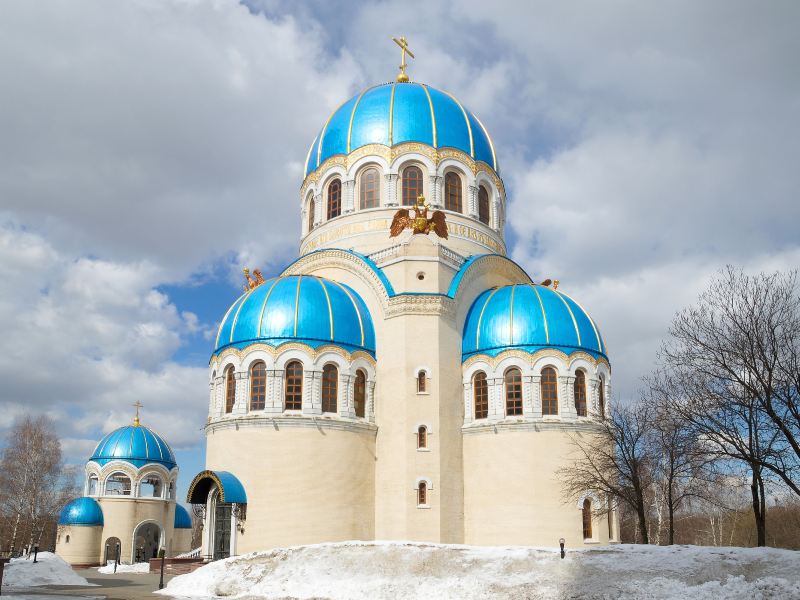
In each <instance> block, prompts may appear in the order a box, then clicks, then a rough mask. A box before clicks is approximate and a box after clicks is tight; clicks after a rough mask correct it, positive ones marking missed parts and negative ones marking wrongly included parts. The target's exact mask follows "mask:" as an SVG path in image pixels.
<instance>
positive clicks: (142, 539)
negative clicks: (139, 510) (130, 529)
mask: <svg viewBox="0 0 800 600" xmlns="http://www.w3.org/2000/svg"><path fill="white" fill-rule="evenodd" d="M133 540H134V544H133V562H135V563H138V562H147V561H149V560H150V559H151V558H158V549H159V548H160V546H161V528H160V527H159V526H158V525H157V524H156V523H153V522H149V523H142V524H141V525H139V527H137V528H136V532H135V533H134V536H133Z"/></svg>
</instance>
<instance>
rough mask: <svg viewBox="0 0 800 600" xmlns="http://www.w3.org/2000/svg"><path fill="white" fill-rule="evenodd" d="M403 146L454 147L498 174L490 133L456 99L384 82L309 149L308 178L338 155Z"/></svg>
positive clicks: (354, 101) (343, 110) (340, 114)
mask: <svg viewBox="0 0 800 600" xmlns="http://www.w3.org/2000/svg"><path fill="white" fill-rule="evenodd" d="M404 142H421V143H423V144H427V145H429V146H433V147H434V148H446V147H448V148H456V149H458V150H461V151H462V152H464V153H466V154H468V155H469V156H471V157H472V158H474V159H475V160H481V161H483V162H485V163H486V164H488V165H489V166H490V167H492V169H494V170H495V171H497V170H498V169H497V159H496V157H495V153H494V146H493V144H492V140H491V138H490V137H489V133H488V132H487V131H486V128H485V127H484V126H483V124H482V123H481V122H480V121H479V120H478V118H477V117H476V116H475V115H473V114H472V113H471V112H469V111H468V110H466V109H465V108H464V107H463V106H462V105H461V103H460V102H459V101H458V100H456V99H455V98H454V97H453V96H451V95H450V94H448V93H446V92H441V91H439V90H437V89H434V88H432V87H428V86H427V85H423V84H421V83H384V84H382V85H376V86H374V87H371V88H367V89H366V90H364V91H363V92H361V93H360V94H357V95H355V96H353V97H352V98H350V100H348V101H347V102H345V103H344V104H342V105H341V106H340V107H339V108H338V109H336V111H334V113H333V114H332V115H331V116H330V118H329V119H328V121H327V123H325V126H324V127H323V128H322V131H320V132H319V135H317V137H316V138H315V139H314V142H313V143H312V144H311V148H310V149H309V151H308V156H307V157H306V169H305V174H306V175H308V174H309V173H311V172H312V171H314V170H315V169H316V168H317V167H319V166H320V165H321V164H322V163H324V162H325V160H326V159H327V158H330V157H331V156H334V155H336V154H350V153H351V152H352V151H353V150H355V149H356V148H360V147H361V146H366V145H367V144H383V145H384V146H394V145H396V144H402V143H404Z"/></svg>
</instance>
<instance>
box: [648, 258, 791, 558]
mask: <svg viewBox="0 0 800 600" xmlns="http://www.w3.org/2000/svg"><path fill="white" fill-rule="evenodd" d="M799 348H800V299H798V297H797V280H796V274H795V273H789V274H780V273H774V274H771V275H765V274H760V275H756V276H748V275H745V274H744V273H742V272H741V271H740V270H736V269H734V268H732V267H728V268H727V269H725V270H723V271H722V272H721V273H720V274H719V275H718V276H717V277H716V278H715V279H714V280H712V282H711V285H710V286H709V288H708V290H707V291H705V292H704V293H703V294H701V296H700V298H699V301H698V303H697V304H696V305H695V306H692V307H689V308H686V309H684V310H683V311H681V312H680V313H678V314H677V315H676V317H675V319H674V321H673V323H672V326H671V328H670V337H669V338H668V339H667V340H666V341H665V343H664V345H663V347H662V352H661V356H662V359H663V362H664V364H665V367H666V368H665V374H664V376H663V377H662V381H661V385H662V393H663V394H664V396H665V397H668V398H669V399H670V406H669V409H670V410H671V411H672V412H673V413H674V414H675V415H676V416H678V417H680V418H682V419H684V420H686V421H687V422H689V423H691V424H692V426H693V427H694V429H695V430H696V432H697V434H698V435H699V436H701V439H702V441H703V443H704V444H705V447H706V449H707V450H708V451H709V452H711V453H713V454H715V455H716V457H717V458H718V460H719V461H721V464H724V461H726V460H728V461H736V462H740V463H742V464H744V465H745V466H746V467H747V468H748V470H749V476H750V480H751V483H750V488H751V496H752V509H753V515H754V517H755V521H756V529H757V539H758V545H759V546H763V545H765V544H766V497H765V480H767V481H768V480H771V479H773V478H779V479H780V480H781V481H782V482H783V483H784V484H785V485H786V486H788V487H789V488H790V489H791V490H792V491H793V492H794V493H795V494H798V495H800V480H798V475H799V473H798V468H799V467H800V419H799V418H798V417H800V402H798V389H800V388H798V384H800V376H798V374H797V367H798V355H800V350H799Z"/></svg>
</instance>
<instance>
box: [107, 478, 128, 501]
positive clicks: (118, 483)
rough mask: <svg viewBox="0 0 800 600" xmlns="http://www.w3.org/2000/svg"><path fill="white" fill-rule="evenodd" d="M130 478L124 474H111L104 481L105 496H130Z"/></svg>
mask: <svg viewBox="0 0 800 600" xmlns="http://www.w3.org/2000/svg"><path fill="white" fill-rule="evenodd" d="M130 495H131V478H130V477H128V476H127V475H125V473H113V474H111V475H109V476H108V479H106V496H130Z"/></svg>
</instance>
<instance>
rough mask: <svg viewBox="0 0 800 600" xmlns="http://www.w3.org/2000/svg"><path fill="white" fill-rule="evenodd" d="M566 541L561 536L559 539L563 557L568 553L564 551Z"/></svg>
mask: <svg viewBox="0 0 800 600" xmlns="http://www.w3.org/2000/svg"><path fill="white" fill-rule="evenodd" d="M564 543H565V540H564V538H561V539H559V540H558V545H559V546H561V558H564V556H565V555H566V554H567V553H566V552H565V551H564Z"/></svg>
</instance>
